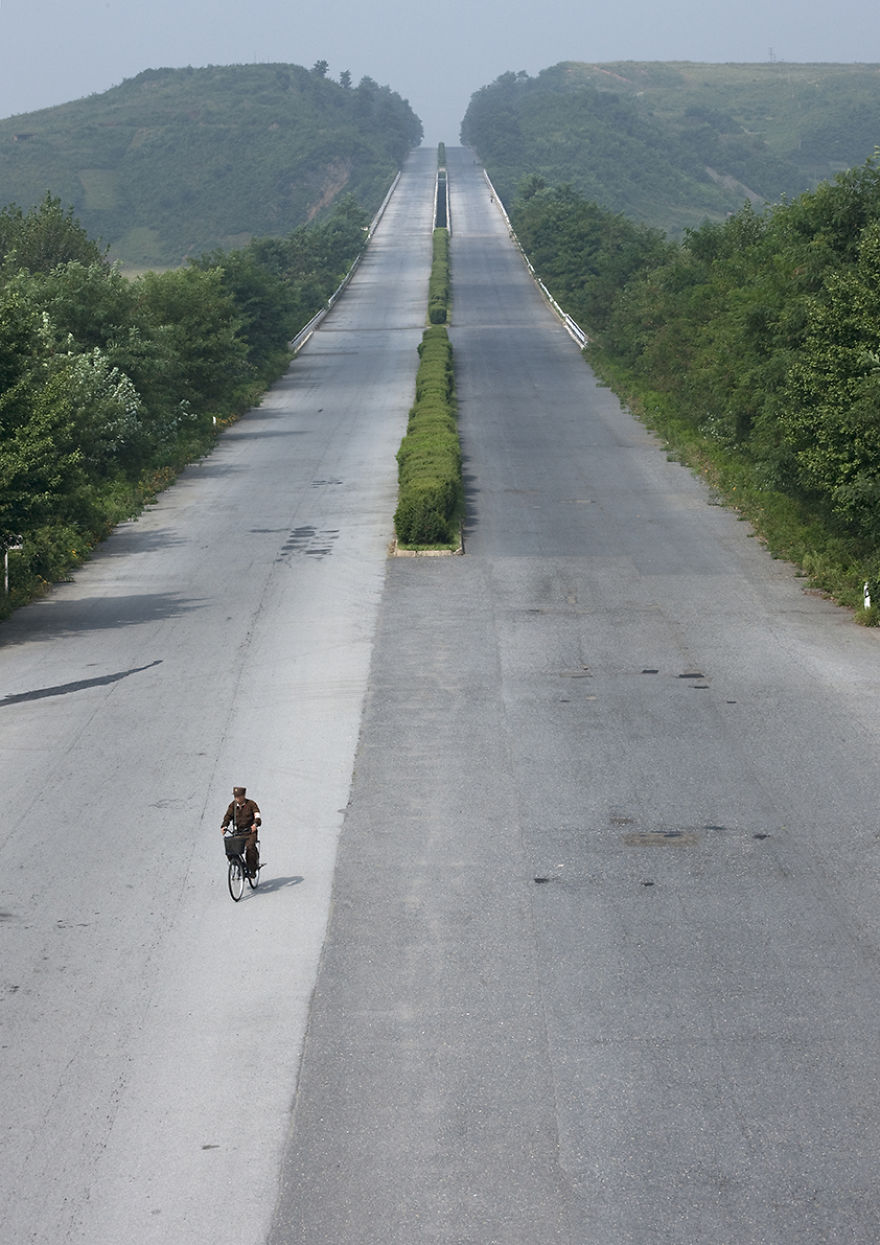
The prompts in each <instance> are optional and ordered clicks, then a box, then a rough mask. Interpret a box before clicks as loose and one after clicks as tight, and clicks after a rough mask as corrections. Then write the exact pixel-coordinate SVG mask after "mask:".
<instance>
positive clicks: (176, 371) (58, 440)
mask: <svg viewBox="0 0 880 1245" xmlns="http://www.w3.org/2000/svg"><path fill="white" fill-rule="evenodd" d="M366 223H367V221H366V217H365V215H364V213H363V212H362V211H361V209H360V208H358V207H357V205H356V204H355V203H354V201H353V200H352V199H350V198H349V199H345V200H343V201H342V202H341V203H340V205H339V206H338V208H337V210H336V212H335V213H334V215H332V216H331V217H328V218H327V219H326V220H325V221H324V222H323V223H322V224H321V225H315V226H312V227H310V228H308V229H306V228H300V229H297V230H295V231H294V232H293V233H292V234H290V235H288V236H287V237H286V238H269V239H257V240H254V241H253V242H251V243H250V244H249V245H248V246H247V247H244V248H243V249H241V250H238V251H233V252H228V253H224V252H221V251H215V252H213V253H211V254H210V255H206V256H203V257H202V258H201V259H200V260H199V261H198V262H197V263H193V264H190V265H189V266H187V267H184V268H178V269H173V270H171V271H167V272H160V273H152V272H151V273H146V274H144V275H143V276H141V277H138V278H137V279H136V280H134V281H128V280H126V279H125V278H124V277H123V276H122V275H121V274H120V272H119V271H118V270H117V269H116V268H114V267H113V266H111V265H110V264H109V263H108V262H107V258H106V256H105V255H104V253H103V252H102V251H101V250H100V248H99V247H98V246H97V245H96V244H95V243H94V242H92V241H91V240H90V239H89V237H88V235H87V234H86V232H85V231H84V230H83V228H82V226H81V225H80V224H79V223H78V222H77V221H76V220H75V219H74V217H73V215H72V212H71V211H70V210H68V211H65V210H64V209H63V208H62V206H61V204H60V203H59V201H58V200H57V199H53V198H51V197H47V198H46V199H45V200H44V201H43V202H42V204H40V206H39V207H38V208H36V209H34V210H32V211H30V212H23V211H21V210H20V209H18V208H14V207H13V208H6V209H4V210H3V211H0V479H2V480H3V489H2V492H0V547H5V546H8V545H9V544H10V543H11V542H12V538H13V537H16V536H19V535H23V536H24V549H23V551H22V552H21V553H20V554H16V555H14V557H13V558H12V559H11V584H12V602H13V603H15V602H18V601H21V600H25V599H27V597H28V596H29V595H31V594H32V592H33V591H34V589H35V587H36V586H38V584H39V582H40V581H51V580H53V579H56V578H58V577H59V576H61V575H63V574H64V573H65V571H66V570H67V569H68V568H69V567H70V566H71V565H73V564H75V563H76V562H77V561H78V560H79V559H80V558H81V557H82V556H84V554H85V553H86V552H87V551H88V549H89V548H90V547H91V546H92V545H93V544H94V543H95V542H96V541H97V540H98V539H100V538H101V537H102V536H103V535H105V534H106V532H107V531H108V530H109V528H110V527H111V526H112V525H113V524H114V523H116V522H118V521H119V520H120V519H121V518H123V517H125V516H127V515H129V514H131V513H134V512H135V511H136V510H137V508H138V506H139V504H140V503H141V502H142V501H143V498H144V496H145V495H148V494H149V491H150V490H151V489H153V488H155V487H157V486H159V485H161V484H162V483H164V482H165V480H166V479H167V478H168V473H169V472H173V471H174V470H175V469H177V468H179V467H180V466H181V465H182V464H183V463H185V462H186V461H188V460H189V459H191V458H192V457H194V456H195V455H197V454H198V453H200V452H203V451H204V450H206V449H207V448H208V447H209V446H210V444H211V441H212V437H213V434H214V430H215V426H216V425H215V421H219V422H220V423H222V421H224V420H228V419H230V418H232V417H234V416H235V415H237V414H239V413H241V411H243V410H244V409H246V408H247V406H248V405H250V404H252V403H253V402H254V401H256V400H257V398H258V396H259V394H260V393H261V392H262V390H263V389H264V388H265V386H266V385H267V384H268V383H269V382H270V381H271V380H274V379H275V378H276V377H277V376H278V375H279V374H280V373H281V372H282V371H283V369H284V368H285V367H286V365H287V363H288V361H289V357H290V356H289V351H288V347H287V343H288V341H289V340H290V339H292V338H293V337H294V336H295V334H296V333H297V332H298V331H299V329H300V328H302V327H303V325H304V324H305V323H307V321H308V320H309V319H311V317H312V316H313V315H314V314H315V312H316V311H318V310H319V309H320V308H321V306H322V305H323V304H324V302H325V301H326V299H327V297H328V296H329V295H330V294H331V293H332V291H333V289H334V288H335V287H336V286H337V285H338V283H339V281H340V280H341V278H342V277H343V276H344V275H345V272H346V271H347V269H348V268H349V267H350V265H351V263H352V261H353V260H354V258H355V257H356V255H357V254H358V253H359V251H360V250H361V248H362V246H363V239H364V228H365V225H366ZM5 605H6V603H3V607H5Z"/></svg>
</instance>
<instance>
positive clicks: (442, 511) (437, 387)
mask: <svg viewBox="0 0 880 1245" xmlns="http://www.w3.org/2000/svg"><path fill="white" fill-rule="evenodd" d="M419 355H420V359H421V361H420V363H419V369H418V372H417V374H416V400H415V403H414V405H413V407H412V409H411V411H410V413H409V423H408V424H407V430H406V436H405V437H404V438H403V441H402V443H401V446H400V449H399V450H398V453H397V465H398V480H399V485H400V492H399V496H398V505H397V511H396V512H395V515H394V526H395V530H396V532H397V539H398V542H399V543H400V544H402V545H408V546H455V547H457V546H458V544H459V530H460V525H461V515H462V510H463V501H464V488H463V485H462V478H461V446H460V445H459V440H458V426H457V423H456V409H455V386H454V376H453V369H452V345H451V343H450V341H449V336H448V334H447V332H446V329H445V328H443V327H442V326H439V325H437V326H434V327H432V328H429V329H426V330H425V333H424V336H423V337H422V340H421V343H420V345H419Z"/></svg>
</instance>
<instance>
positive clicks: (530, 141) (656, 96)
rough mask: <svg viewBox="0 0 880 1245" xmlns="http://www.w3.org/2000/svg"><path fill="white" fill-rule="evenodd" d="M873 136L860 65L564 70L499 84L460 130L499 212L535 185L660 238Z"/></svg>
mask: <svg viewBox="0 0 880 1245" xmlns="http://www.w3.org/2000/svg"><path fill="white" fill-rule="evenodd" d="M878 134H880V71H878V67H877V66H868V65H789V64H779V63H768V64H755V65H703V64H687V63H682V64H664V63H655V64H650V63H648V64H644V63H637V62H623V63H615V64H606V65H584V64H575V63H571V62H568V63H563V64H560V65H556V66H554V67H553V68H551V69H546V70H544V71H543V72H542V73H540V74H539V75H538V76H537V77H535V78H530V77H529V76H528V74H525V73H505V74H502V76H501V77H500V78H498V79H497V81H495V82H494V83H492V84H491V85H490V86H486V87H483V88H482V89H481V90H480V91H478V92H477V93H476V94H475V95H474V96H473V97H472V99H471V102H470V106H469V107H468V110H467V113H466V115H465V118H464V121H463V123H462V138H463V140H464V142H466V143H467V144H468V145H469V146H471V147H473V148H474V149H475V151H476V152H477V153H478V154H479V156H480V158H481V160H482V161H483V163H484V164H485V165H486V168H487V169H488V171H489V174H490V176H491V178H492V181H493V183H494V184H495V186H496V187H497V189H498V192H499V194H500V195H501V197H502V199H503V200H504V202H505V203H506V204H507V205H508V207H509V205H510V203H511V202H512V200H513V197H514V193H515V191H516V188H517V187H518V186H519V184H520V182H521V181H522V180H523V178H525V177H527V176H532V175H536V176H539V177H542V178H543V179H544V180H545V181H546V182H547V183H548V184H551V185H557V186H558V185H563V184H565V183H568V184H570V185H571V186H572V187H573V188H574V189H575V190H576V191H577V192H578V193H579V194H581V195H583V196H584V197H585V198H587V199H589V200H592V201H594V202H596V203H598V204H599V205H600V206H601V207H603V208H605V209H607V210H609V211H612V212H625V213H626V215H627V216H628V217H630V218H631V219H633V220H636V221H641V222H642V223H645V224H649V225H653V226H655V227H657V228H660V229H662V230H664V231H665V232H668V233H670V234H674V235H679V234H680V233H681V232H682V230H683V229H684V228H687V227H694V226H697V225H699V224H701V223H702V221H703V220H704V219H707V218H708V219H714V220H723V219H724V218H725V217H726V216H727V215H728V214H729V213H730V212H737V211H739V209H740V208H741V207H742V205H743V203H744V202H746V201H749V202H752V204H753V205H763V204H764V203H767V202H775V201H777V200H778V199H779V198H780V197H781V196H783V195H788V196H790V197H794V196H797V195H799V194H801V193H803V192H804V191H807V190H809V189H811V188H814V187H815V186H817V185H818V184H819V182H820V181H823V180H825V179H827V178H830V177H832V176H834V174H836V173H837V172H840V171H844V170H845V169H847V168H850V167H852V166H855V165H858V164H861V163H862V161H864V160H865V159H867V158H868V157H870V156H871V155H872V153H873V151H874V147H875V144H876V143H877V141H878Z"/></svg>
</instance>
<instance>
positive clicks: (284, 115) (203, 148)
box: [0, 61, 422, 267]
mask: <svg viewBox="0 0 880 1245" xmlns="http://www.w3.org/2000/svg"><path fill="white" fill-rule="evenodd" d="M421 137H422V125H421V122H420V120H419V119H418V117H416V115H415V114H414V113H413V111H412V109H411V108H410V106H409V104H408V102H407V101H406V100H403V99H401V97H400V96H399V95H398V94H396V93H395V92H393V91H392V90H390V88H389V87H387V86H379V85H378V84H377V83H375V82H374V81H373V80H372V79H371V78H363V79H362V80H361V81H360V83H359V84H358V85H357V86H352V85H351V80H350V75H349V74H348V73H346V72H343V73H342V74H341V75H340V80H339V81H338V82H336V81H333V80H332V79H331V78H330V77H329V76H328V74H327V65H326V62H323V61H319V62H318V63H317V64H316V65H315V66H314V68H313V69H305V68H303V67H302V66H299V65H286V64H275V65H233V66H226V67H222V66H211V67H209V68H206V69H192V68H187V69H150V70H146V71H145V72H144V73H141V74H139V75H138V76H137V77H136V78H132V79H129V80H127V81H125V82H123V83H122V84H121V85H120V86H117V87H113V88H112V89H111V90H109V91H106V92H104V93H103V94H100V95H92V96H89V97H88V98H86V99H80V100H77V101H75V102H73V103H69V104H63V105H60V106H59V107H56V108H47V109H43V110H42V111H40V112H34V113H29V114H23V115H20V116H15V117H12V118H9V119H7V120H3V121H0V205H3V204H8V203H15V204H17V205H18V206H19V207H22V208H30V207H32V206H33V205H35V204H37V203H39V202H41V201H42V200H43V199H44V198H45V196H46V194H47V192H48V193H50V194H51V195H53V196H56V197H57V198H59V199H60V200H61V201H62V202H63V203H65V204H69V205H71V206H72V207H73V208H74V210H75V212H76V216H77V219H78V220H79V221H80V223H81V224H82V226H83V227H84V228H85V229H86V230H87V232H88V233H89V234H91V235H92V236H94V237H97V238H100V239H101V241H102V242H103V243H104V244H107V245H109V247H110V256H111V258H118V259H121V260H122V261H123V262H124V263H125V264H128V265H131V266H134V267H152V266H156V267H161V266H168V265H174V264H178V263H180V262H181V261H182V260H184V259H185V258H186V257H188V256H191V255H198V254H200V253H202V252H204V251H206V250H210V249H212V248H215V247H223V248H229V247H234V246H239V245H244V244H245V243H246V242H247V241H248V240H249V239H250V238H251V237H253V236H280V235H286V234H289V233H290V231H291V230H293V229H294V228H295V227H297V226H298V225H301V224H303V223H305V222H307V221H310V220H312V219H313V218H314V217H315V216H316V215H318V214H319V213H320V212H322V211H323V210H324V209H325V208H327V207H328V206H329V205H330V204H331V203H332V202H333V201H334V200H335V199H337V198H338V197H339V196H341V195H345V194H353V195H354V196H355V198H356V199H357V200H358V202H359V203H360V204H361V206H363V207H365V208H366V209H368V210H369V211H372V210H373V209H375V208H376V207H378V205H379V203H380V202H381V199H382V197H383V195H384V193H385V191H386V190H387V188H388V185H389V183H390V181H391V179H392V178H393V176H394V173H395V171H396V170H397V168H398V167H399V165H400V164H401V162H402V161H403V159H404V157H405V156H406V154H407V152H408V151H409V150H410V149H411V148H412V147H414V146H418V144H419V142H420V141H421Z"/></svg>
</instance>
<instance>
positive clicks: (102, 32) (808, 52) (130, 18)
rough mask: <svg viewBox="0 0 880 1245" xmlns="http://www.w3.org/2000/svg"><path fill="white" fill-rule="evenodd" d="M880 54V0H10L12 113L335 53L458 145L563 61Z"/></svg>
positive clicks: (6, 5)
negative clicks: (189, 70) (511, 85)
mask: <svg viewBox="0 0 880 1245" xmlns="http://www.w3.org/2000/svg"><path fill="white" fill-rule="evenodd" d="M773 58H775V59H777V60H780V61H840V62H853V61H863V62H870V63H880V6H878V4H877V2H876V0H831V2H829V0H740V2H739V3H732V2H731V0H725V2H723V3H722V0H699V2H698V0H666V2H665V3H658V2H657V0H605V3H602V4H588V3H583V2H581V3H577V2H576V0H533V2H532V3H526V2H525V0H444V3H440V2H439V0H434V2H432V3H430V4H429V3H425V0H367V2H365V0H358V2H356V0H312V3H311V4H307V3H305V0H300V2H299V3H297V4H294V3H291V2H290V0H287V3H282V0H238V2H237V3H232V0H151V2H150V3H148V4H146V3H142V2H141V0H0V116H3V117H6V116H10V115H12V114H14V113H19V112H30V111H32V110H34V109H37V108H45V107H48V106H49V105H52V104H59V103H63V102H65V101H66V100H71V99H77V98H79V97H80V96H82V95H89V94H92V93H93V92H100V91H105V90H107V89H108V88H109V87H111V86H115V85H117V84H118V83H119V82H121V81H122V80H123V78H132V77H134V75H135V74H137V73H140V71H141V70H142V69H156V68H159V67H161V66H172V67H177V66H183V65H210V64H214V65H228V64H237V63H242V62H252V61H286V62H289V63H293V64H297V65H305V66H307V67H311V66H312V65H313V64H314V63H315V61H316V60H318V59H323V60H326V61H328V62H329V65H330V76H331V77H333V78H336V77H338V75H339V73H340V72H341V71H342V70H343V69H348V70H350V71H351V74H352V77H353V80H354V81H355V83H357V82H358V81H359V80H360V78H362V77H364V75H368V76H369V77H371V78H375V80H376V81H377V82H379V83H380V84H382V85H383V86H384V85H387V86H390V87H391V88H392V89H393V90H395V91H398V92H399V93H400V94H401V95H402V96H403V97H404V98H405V99H408V100H409V102H410V104H411V105H412V107H413V109H414V110H415V112H416V113H417V114H418V115H419V116H420V117H421V119H422V121H423V123H424V126H425V138H426V141H427V142H429V143H436V142H438V141H439V140H441V139H442V140H443V141H445V142H447V143H448V144H450V145H455V144H457V143H458V129H459V124H460V122H461V118H462V116H463V115H464V112H465V109H466V108H467V105H468V101H469V100H470V97H471V95H472V94H473V92H474V91H476V90H478V89H479V88H480V87H481V86H485V85H486V84H487V83H489V82H492V81H494V79H495V78H497V77H498V75H499V74H501V73H504V72H505V71H506V70H509V69H512V70H520V69H524V70H526V72H527V73H529V74H532V75H534V74H536V73H537V72H538V71H539V70H541V69H546V68H547V67H548V66H550V65H555V64H557V63H558V62H559V61H563V60H577V61H616V60H690V61H767V60H770V59H773Z"/></svg>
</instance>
